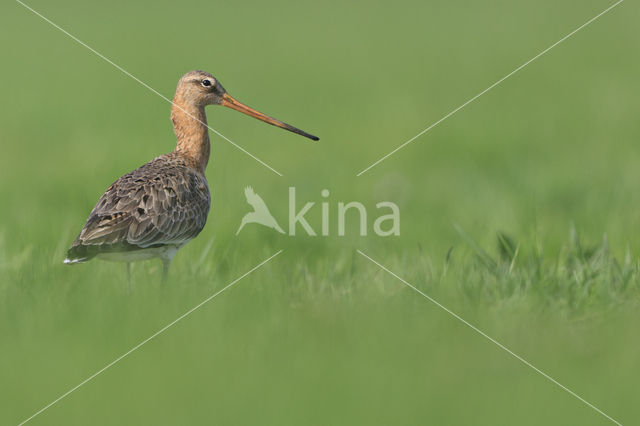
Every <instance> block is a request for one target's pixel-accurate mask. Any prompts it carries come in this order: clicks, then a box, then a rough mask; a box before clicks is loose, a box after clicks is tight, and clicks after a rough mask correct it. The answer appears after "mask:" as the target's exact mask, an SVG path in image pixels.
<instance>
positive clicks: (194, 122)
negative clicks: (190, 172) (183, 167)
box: [171, 94, 211, 174]
mask: <svg viewBox="0 0 640 426" xmlns="http://www.w3.org/2000/svg"><path fill="white" fill-rule="evenodd" d="M171 121H172V122H173V131H174V132H175V134H176V137H177V139H178V143H177V145H176V149H175V153H176V154H178V155H179V156H181V157H182V158H184V159H185V161H186V162H187V164H188V165H189V166H190V167H192V168H194V169H196V170H198V171H199V172H200V173H203V174H204V171H205V169H206V168H207V163H208V162H209V153H210V150H211V146H210V143H209V132H208V129H207V116H206V114H205V112H204V106H196V105H193V104H192V103H189V102H185V101H184V100H183V99H181V98H180V97H179V95H178V94H176V96H175V98H174V99H173V105H172V107H171Z"/></svg>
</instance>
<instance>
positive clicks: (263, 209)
mask: <svg viewBox="0 0 640 426" xmlns="http://www.w3.org/2000/svg"><path fill="white" fill-rule="evenodd" d="M244 196H245V197H246V199H247V203H249V205H250V206H251V207H253V211H252V212H249V213H247V214H246V215H244V217H243V218H242V222H241V223H240V227H239V228H238V231H237V232H236V235H238V234H239V233H240V230H241V229H242V228H243V227H244V225H246V224H247V223H259V224H260V225H264V226H266V227H268V228H273V229H275V230H276V231H278V232H279V233H281V234H284V231H283V230H282V228H280V225H278V222H277V221H276V219H275V218H274V217H273V216H272V215H271V212H270V211H269V208H268V207H267V205H266V204H265V203H264V201H263V200H262V197H260V196H259V195H258V194H256V193H255V191H254V190H253V188H252V187H250V186H247V187H246V188H245V189H244Z"/></svg>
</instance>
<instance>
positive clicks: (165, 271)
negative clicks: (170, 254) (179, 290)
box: [162, 259, 171, 284]
mask: <svg viewBox="0 0 640 426" xmlns="http://www.w3.org/2000/svg"><path fill="white" fill-rule="evenodd" d="M169 265H171V259H162V284H166V283H167V277H168V276H169Z"/></svg>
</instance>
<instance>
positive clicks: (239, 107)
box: [222, 93, 320, 141]
mask: <svg viewBox="0 0 640 426" xmlns="http://www.w3.org/2000/svg"><path fill="white" fill-rule="evenodd" d="M222 106H226V107H227V108H231V109H235V110H236V111H240V112H242V113H244V114H247V115H249V116H251V117H253V118H257V119H258V120H262V121H264V122H265V123H269V124H271V125H272V126H277V127H280V128H281V129H285V130H288V131H290V132H293V133H297V134H299V135H302V136H304V137H305V138H309V139H311V140H314V141H317V140H320V138H319V137H317V136H313V135H311V134H309V133H307V132H305V131H303V130H300V129H298V128H297V127H293V126H291V125H289V124H287V123H283V122H282V121H280V120H276V119H275V118H273V117H269V116H268V115H266V114H263V113H261V112H260V111H256V110H255V109H253V108H251V107H249V106H247V105H245V104H243V103H242V102H238V101H237V100H236V99H234V98H233V97H231V96H229V95H228V94H227V93H225V94H224V95H223V96H222Z"/></svg>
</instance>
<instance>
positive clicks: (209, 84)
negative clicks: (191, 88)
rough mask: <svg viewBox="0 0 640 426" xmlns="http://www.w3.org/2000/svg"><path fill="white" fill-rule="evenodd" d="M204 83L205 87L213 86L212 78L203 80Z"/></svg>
mask: <svg viewBox="0 0 640 426" xmlns="http://www.w3.org/2000/svg"><path fill="white" fill-rule="evenodd" d="M202 85H203V86H204V87H209V86H211V80H202Z"/></svg>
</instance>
